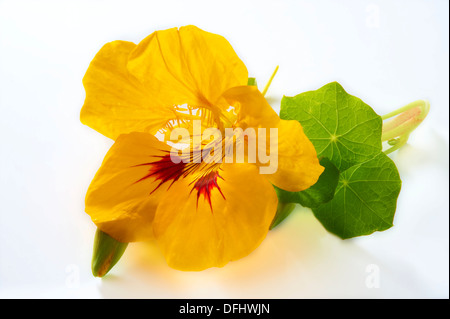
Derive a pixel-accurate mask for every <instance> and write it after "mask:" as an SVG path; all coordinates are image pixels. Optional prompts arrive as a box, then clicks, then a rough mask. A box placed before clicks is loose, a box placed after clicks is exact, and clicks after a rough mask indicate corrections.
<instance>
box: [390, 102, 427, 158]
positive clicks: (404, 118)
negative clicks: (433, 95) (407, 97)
mask: <svg viewBox="0 0 450 319" xmlns="http://www.w3.org/2000/svg"><path fill="white" fill-rule="evenodd" d="M429 111H430V103H429V102H428V101H426V100H417V101H415V102H412V103H409V104H408V105H405V106H403V107H401V108H399V109H397V110H395V111H393V112H391V113H388V114H386V115H383V116H382V117H381V118H382V119H383V120H386V119H389V118H391V117H393V116H397V117H395V118H394V119H392V120H389V121H386V122H384V123H383V130H382V135H381V141H382V142H384V141H388V144H389V145H392V147H391V148H389V149H387V150H385V151H384V152H385V153H386V154H389V153H392V152H393V151H395V150H398V149H399V148H400V147H402V146H403V145H405V144H406V142H407V141H408V138H409V135H410V134H411V132H412V131H414V130H415V129H416V128H417V127H418V126H419V124H420V123H422V121H423V120H424V119H425V117H426V116H427V114H428V112H429Z"/></svg>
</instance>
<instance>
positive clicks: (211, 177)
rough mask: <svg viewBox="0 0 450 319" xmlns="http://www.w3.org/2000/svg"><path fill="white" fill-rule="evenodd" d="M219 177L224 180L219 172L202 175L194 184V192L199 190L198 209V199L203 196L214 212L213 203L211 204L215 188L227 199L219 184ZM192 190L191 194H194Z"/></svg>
mask: <svg viewBox="0 0 450 319" xmlns="http://www.w3.org/2000/svg"><path fill="white" fill-rule="evenodd" d="M217 177H220V178H222V177H221V176H220V175H219V172H218V171H212V172H210V173H207V174H205V175H202V176H201V177H200V178H198V179H197V180H196V181H195V184H194V187H193V188H192V190H194V189H196V190H197V207H198V199H199V197H200V195H203V197H204V198H205V199H206V200H207V202H208V203H209V207H210V208H211V212H212V211H213V208H212V203H211V193H212V190H213V189H214V188H216V189H217V190H218V191H219V192H220V195H222V197H223V199H225V196H224V195H223V193H222V190H221V189H220V187H219V185H218V184H217ZM222 179H223V178H222ZM192 190H191V192H192Z"/></svg>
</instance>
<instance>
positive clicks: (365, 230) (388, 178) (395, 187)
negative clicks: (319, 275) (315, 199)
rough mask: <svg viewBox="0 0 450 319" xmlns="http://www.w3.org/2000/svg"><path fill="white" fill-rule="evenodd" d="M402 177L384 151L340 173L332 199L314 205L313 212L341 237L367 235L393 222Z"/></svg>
mask: <svg viewBox="0 0 450 319" xmlns="http://www.w3.org/2000/svg"><path fill="white" fill-rule="evenodd" d="M400 188H401V180H400V176H399V174H398V171H397V168H396V166H395V164H394V162H392V160H391V159H390V158H389V157H388V156H387V155H385V154H384V153H379V154H378V155H377V156H375V157H374V158H372V159H370V160H368V161H366V162H364V163H361V164H357V165H354V166H352V167H351V168H349V169H347V170H346V171H344V172H341V175H340V177H339V184H338V186H337V188H336V193H335V195H334V198H333V199H332V200H331V201H329V202H328V203H325V204H323V205H320V206H319V207H316V208H313V209H312V210H313V212H314V215H315V216H316V218H317V219H318V220H319V221H320V222H321V223H322V224H323V225H324V227H325V228H326V229H327V230H328V231H330V232H331V233H334V234H336V235H337V236H339V237H341V238H344V239H345V238H351V237H356V236H362V235H369V234H371V233H373V232H375V231H383V230H386V229H388V228H390V227H392V225H393V219H394V214H395V209H396V205H397V198H398V195H399V193H400Z"/></svg>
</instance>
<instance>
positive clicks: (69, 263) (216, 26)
mask: <svg viewBox="0 0 450 319" xmlns="http://www.w3.org/2000/svg"><path fill="white" fill-rule="evenodd" d="M448 10H449V3H448V1H447V0H429V1H412V0H408V1H400V0H396V1H376V0H372V1H361V0H358V1H356V0H355V1H323V0H322V1H279V0H278V1H243V0H240V1H220V2H219V1H204V2H199V1H167V0H164V1H146V2H138V1H122V2H118V1H90V2H87V1H70V2H69V1H30V2H28V1H0V110H1V113H0V143H1V144H0V145H1V148H0V152H1V153H0V170H1V175H0V297H2V298H173V297H175V298H216V297H220V298H448V297H449V295H448V293H449V292H448V291H449V290H448V289H449V277H448V273H449V218H448V208H449V205H448V203H449V198H448V190H449V189H448V188H449V187H448V186H449V170H448V167H449V158H448V143H449V122H448V115H449V90H448V85H449V38H448V36H449V34H448V23H449V16H448ZM187 24H194V25H197V26H198V27H200V28H202V29H204V30H206V31H210V32H213V33H217V34H221V35H223V36H225V37H226V38H227V39H228V40H229V41H230V42H231V44H232V45H233V47H234V49H235V50H236V52H237V53H238V55H239V56H240V57H241V59H242V60H243V61H244V63H245V64H246V65H247V67H248V69H249V73H250V76H255V77H256V78H257V80H258V83H259V85H260V89H262V86H264V84H265V83H266V81H267V79H268V78H269V76H270V74H271V73H272V71H273V69H274V68H275V66H276V65H279V66H280V69H279V72H278V74H277V76H276V78H275V80H274V82H273V84H272V86H271V88H270V90H269V92H268V95H267V97H268V100H269V102H270V103H271V104H272V106H273V107H274V109H275V110H277V111H278V110H279V102H280V99H281V97H282V96H283V94H284V95H290V96H292V95H295V94H298V93H301V92H304V91H308V90H315V89H318V88H319V87H321V86H323V85H324V84H326V83H328V82H331V81H338V82H340V83H341V84H342V85H343V87H344V88H345V89H346V90H347V92H349V93H350V94H352V95H355V96H358V97H359V98H361V99H363V100H364V101H365V102H366V103H368V104H369V105H371V106H372V107H373V108H374V110H375V111H376V112H377V113H378V114H386V113H388V112H390V111H391V110H394V109H396V108H398V107H401V106H403V105H406V104H408V103H409V102H412V101H415V100H417V99H428V100H429V101H430V103H431V111H430V113H429V116H428V117H427V119H426V120H425V121H424V123H423V124H422V125H421V126H420V127H419V128H418V129H417V130H416V131H415V132H414V133H413V134H412V135H411V137H410V140H409V143H408V145H407V146H405V147H404V148H403V149H402V150H400V151H399V152H396V153H394V154H393V155H392V159H393V160H394V161H395V163H396V164H397V166H398V169H399V172H400V175H401V178H402V181H403V187H402V191H401V193H400V197H399V199H398V208H397V213H396V216H395V220H394V225H395V226H394V227H393V228H391V229H389V230H387V231H385V232H380V233H375V234H373V235H371V236H367V237H360V238H355V239H352V240H346V241H343V240H341V239H339V238H337V237H335V236H333V235H331V234H329V233H327V232H326V231H325V230H324V229H323V227H322V226H321V224H320V223H319V222H318V221H317V220H316V219H315V218H314V216H313V215H312V213H311V211H309V210H307V209H303V208H298V209H297V210H296V211H295V212H294V213H293V214H292V215H291V216H290V217H289V218H288V219H287V220H285V222H283V224H281V225H280V226H279V227H278V228H276V229H275V230H273V231H271V232H270V233H269V234H268V236H267V238H266V240H265V241H264V242H263V243H262V244H261V246H260V247H259V248H258V249H257V250H255V251H254V252H253V253H252V254H251V255H250V256H248V257H246V258H244V259H241V260H239V261H235V262H231V263H229V264H228V265H227V266H225V267H224V268H213V269H209V270H206V271H203V272H180V271H176V270H173V269H170V268H168V267H167V266H166V264H165V261H164V259H163V257H162V255H161V254H160V252H159V251H158V249H157V248H155V246H154V245H151V244H144V243H142V244H132V245H130V246H129V248H128V250H127V251H126V252H125V254H124V256H123V258H122V259H121V260H120V262H119V264H117V266H116V267H115V268H114V269H113V270H112V271H111V273H110V275H109V276H107V277H106V278H104V279H103V280H102V279H98V278H94V277H92V275H91V270H90V259H91V252H92V243H93V236H94V231H95V227H94V225H93V224H92V222H91V221H90V218H89V216H87V214H85V213H84V195H85V193H86V190H87V187H88V185H89V183H90V181H91V179H92V178H93V176H94V174H95V172H96V170H97V169H98V167H99V165H100V163H101V161H102V159H103V156H104V155H105V153H106V152H107V150H108V149H109V147H110V146H111V145H112V141H111V140H109V139H107V138H105V137H103V136H102V135H100V134H99V133H97V132H95V131H94V130H92V129H90V128H89V127H87V126H84V125H82V124H81V123H80V121H79V112H80V109H81V106H82V104H83V101H84V97H85V93H84V89H83V86H82V83H81V79H82V77H83V75H84V73H85V71H86V69H87V67H88V65H89V62H90V61H91V59H92V58H93V57H94V55H95V54H96V52H97V51H98V50H99V49H100V47H101V46H102V45H103V44H104V43H106V42H108V41H112V40H119V39H120V40H128V41H133V42H135V43H138V42H139V41H140V40H142V39H143V38H144V37H145V36H147V35H148V34H150V33H151V32H153V31H154V30H159V29H166V28H170V27H174V26H183V25H187ZM376 275H378V279H379V281H378V284H377V283H376V282H374V281H372V279H374V276H376ZM374 283H375V285H374Z"/></svg>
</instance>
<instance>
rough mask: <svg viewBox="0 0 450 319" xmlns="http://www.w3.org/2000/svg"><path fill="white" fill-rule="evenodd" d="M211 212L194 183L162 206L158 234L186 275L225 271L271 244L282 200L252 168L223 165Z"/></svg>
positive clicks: (181, 186)
mask: <svg viewBox="0 0 450 319" xmlns="http://www.w3.org/2000/svg"><path fill="white" fill-rule="evenodd" d="M218 172H219V174H220V176H221V178H218V179H217V184H218V187H214V188H213V189H212V190H211V206H210V204H209V202H208V200H207V199H206V198H205V197H204V196H203V195H200V197H199V198H198V199H197V190H195V189H194V190H193V191H191V190H192V179H190V178H185V179H183V180H180V181H177V182H176V183H174V184H173V185H172V186H171V188H170V189H169V190H168V191H167V193H166V195H165V197H164V198H163V199H162V200H161V202H160V204H159V206H158V209H157V212H156V216H155V220H154V224H153V225H154V231H155V236H156V237H157V239H158V244H159V245H160V247H161V249H162V252H163V254H164V256H165V258H166V260H167V263H168V264H169V266H171V267H173V268H176V269H180V270H203V269H206V268H209V267H221V266H224V265H225V264H226V263H227V262H229V261H231V260H236V259H239V258H242V257H244V256H246V255H248V254H249V253H250V252H252V251H253V250H254V249H255V248H256V247H257V246H258V245H259V244H260V243H261V242H262V240H263V239H264V238H265V236H266V234H267V232H268V230H269V226H270V224H271V222H272V220H273V218H274V215H275V212H276V207H277V203H278V199H277V196H276V193H275V191H274V188H273V187H272V185H271V184H270V183H269V182H268V181H267V180H266V179H265V178H263V177H262V176H261V175H259V174H258V171H257V168H256V166H254V165H250V164H222V165H221V169H220V170H219V171H218Z"/></svg>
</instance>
